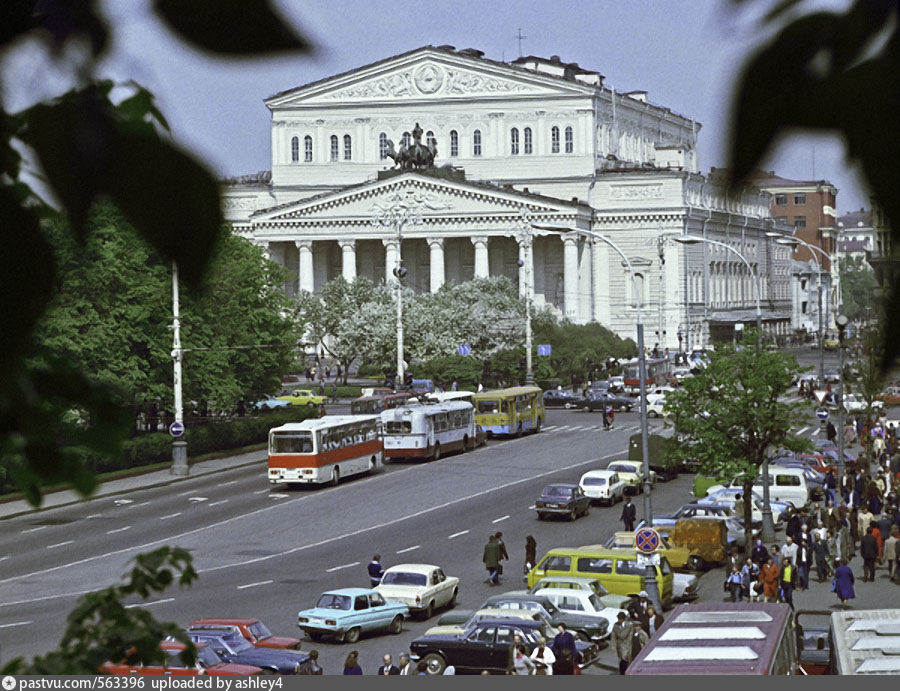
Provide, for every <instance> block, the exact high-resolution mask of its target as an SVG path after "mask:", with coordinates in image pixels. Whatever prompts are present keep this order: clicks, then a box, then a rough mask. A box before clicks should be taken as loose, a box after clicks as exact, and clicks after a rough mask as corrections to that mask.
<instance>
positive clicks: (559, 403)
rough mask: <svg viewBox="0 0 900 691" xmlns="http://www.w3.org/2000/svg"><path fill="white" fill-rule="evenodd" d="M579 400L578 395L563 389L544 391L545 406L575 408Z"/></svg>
mask: <svg viewBox="0 0 900 691" xmlns="http://www.w3.org/2000/svg"><path fill="white" fill-rule="evenodd" d="M580 401H581V397H580V396H576V395H575V394H574V393H572V392H571V391H566V390H565V389H548V390H547V391H545V392H544V407H545V408H577V407H578V404H579V402H580Z"/></svg>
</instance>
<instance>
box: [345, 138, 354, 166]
mask: <svg viewBox="0 0 900 691" xmlns="http://www.w3.org/2000/svg"><path fill="white" fill-rule="evenodd" d="M352 159H353V140H351V139H350V135H349V134H345V135H344V160H345V161H350V160H352Z"/></svg>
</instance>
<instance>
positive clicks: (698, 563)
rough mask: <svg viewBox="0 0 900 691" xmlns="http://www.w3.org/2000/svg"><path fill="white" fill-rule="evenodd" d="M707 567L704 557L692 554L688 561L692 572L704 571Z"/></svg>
mask: <svg viewBox="0 0 900 691" xmlns="http://www.w3.org/2000/svg"><path fill="white" fill-rule="evenodd" d="M705 566H706V562H705V561H703V557H701V556H698V555H696V554H692V555H691V556H690V557H689V558H688V561H687V567H688V569H690V570H691V571H703V569H704V567H705Z"/></svg>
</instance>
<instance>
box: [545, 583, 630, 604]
mask: <svg viewBox="0 0 900 691" xmlns="http://www.w3.org/2000/svg"><path fill="white" fill-rule="evenodd" d="M548 588H559V589H561V590H581V591H584V592H586V593H588V594H593V595H596V596H597V597H599V598H600V602H602V603H603V606H604V607H612V608H614V609H628V605H629V604H630V603H631V602H632V601H633V600H634V598H633V597H631V596H630V595H613V594H612V593H610V592H609V591H608V590H607V589H606V586H604V585H603V583H602V582H601V581H600V580H599V579H596V578H585V577H583V576H544V577H543V578H541V579H539V580H538V582H537V583H535V584H534V585H533V586H532V587H531V588H529V589H528V592H529V593H531V594H534V593H536V592H537V591H538V590H546V589H548Z"/></svg>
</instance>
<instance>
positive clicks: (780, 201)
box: [775, 194, 787, 206]
mask: <svg viewBox="0 0 900 691" xmlns="http://www.w3.org/2000/svg"><path fill="white" fill-rule="evenodd" d="M775 206H787V195H786V194H776V195H775Z"/></svg>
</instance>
